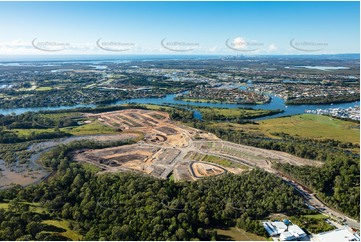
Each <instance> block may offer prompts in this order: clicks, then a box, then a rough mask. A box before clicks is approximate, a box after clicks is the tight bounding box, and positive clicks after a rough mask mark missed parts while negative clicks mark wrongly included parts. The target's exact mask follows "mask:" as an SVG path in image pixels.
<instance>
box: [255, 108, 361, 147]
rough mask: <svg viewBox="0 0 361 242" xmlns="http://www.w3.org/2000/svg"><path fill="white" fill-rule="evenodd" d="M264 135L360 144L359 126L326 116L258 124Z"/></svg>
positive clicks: (295, 117)
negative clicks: (278, 134) (275, 133)
mask: <svg viewBox="0 0 361 242" xmlns="http://www.w3.org/2000/svg"><path fill="white" fill-rule="evenodd" d="M259 123H260V126H261V127H260V128H261V129H262V131H263V132H264V133H267V134H268V135H269V136H272V135H271V134H270V133H274V132H284V133H287V134H290V135H293V136H299V137H301V138H315V139H335V140H339V141H341V142H352V143H357V144H359V142H360V136H359V132H360V125H359V124H356V123H353V122H349V121H344V120H339V119H335V118H331V117H328V116H321V115H313V114H303V115H296V116H291V117H285V118H277V119H268V120H264V121H261V122H259Z"/></svg>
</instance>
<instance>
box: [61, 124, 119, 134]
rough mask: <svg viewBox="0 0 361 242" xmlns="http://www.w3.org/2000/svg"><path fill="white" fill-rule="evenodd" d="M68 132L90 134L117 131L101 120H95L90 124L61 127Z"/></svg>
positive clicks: (113, 132)
mask: <svg viewBox="0 0 361 242" xmlns="http://www.w3.org/2000/svg"><path fill="white" fill-rule="evenodd" d="M60 130H61V131H64V132H66V133H70V134H72V135H79V136H80V135H89V134H115V133H117V131H116V130H115V129H114V128H112V127H110V126H108V125H105V124H102V123H101V122H99V121H94V122H91V123H89V124H84V125H81V126H75V127H67V128H62V129H60Z"/></svg>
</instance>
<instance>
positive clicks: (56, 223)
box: [42, 220, 83, 241]
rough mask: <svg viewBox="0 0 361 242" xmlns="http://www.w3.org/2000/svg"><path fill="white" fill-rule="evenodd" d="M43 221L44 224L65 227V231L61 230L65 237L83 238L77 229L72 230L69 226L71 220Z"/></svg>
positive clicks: (75, 239) (72, 238)
mask: <svg viewBox="0 0 361 242" xmlns="http://www.w3.org/2000/svg"><path fill="white" fill-rule="evenodd" d="M42 223H44V224H48V225H53V226H55V227H58V228H61V229H64V230H65V231H64V232H60V233H59V234H60V235H62V236H64V237H67V238H69V239H71V240H73V241H77V240H81V239H82V238H83V237H82V236H81V235H80V234H78V233H76V232H75V231H73V230H71V229H70V228H69V222H68V221H65V220H44V221H42Z"/></svg>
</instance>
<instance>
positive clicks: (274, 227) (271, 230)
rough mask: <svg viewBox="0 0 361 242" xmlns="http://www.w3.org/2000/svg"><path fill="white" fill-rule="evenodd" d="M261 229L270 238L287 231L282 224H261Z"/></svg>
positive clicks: (285, 226)
mask: <svg viewBox="0 0 361 242" xmlns="http://www.w3.org/2000/svg"><path fill="white" fill-rule="evenodd" d="M263 227H264V228H265V230H266V231H267V233H268V234H269V235H270V236H275V235H279V234H280V233H282V232H284V231H286V230H287V225H285V223H284V222H263Z"/></svg>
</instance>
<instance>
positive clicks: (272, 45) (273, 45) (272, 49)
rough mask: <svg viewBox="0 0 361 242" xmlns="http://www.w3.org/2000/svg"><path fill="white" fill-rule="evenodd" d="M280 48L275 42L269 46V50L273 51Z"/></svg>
mask: <svg viewBox="0 0 361 242" xmlns="http://www.w3.org/2000/svg"><path fill="white" fill-rule="evenodd" d="M276 50H278V48H277V46H276V45H275V44H270V45H269V46H268V52H273V51H276Z"/></svg>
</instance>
